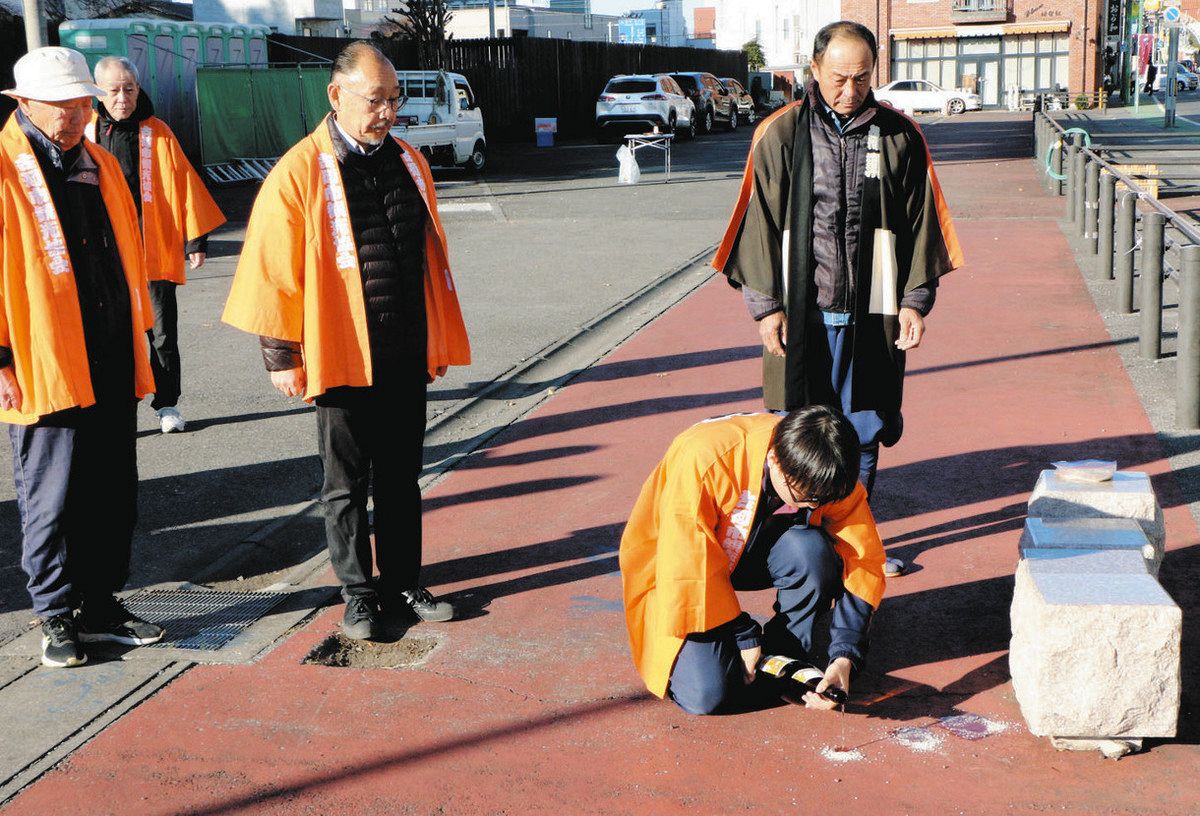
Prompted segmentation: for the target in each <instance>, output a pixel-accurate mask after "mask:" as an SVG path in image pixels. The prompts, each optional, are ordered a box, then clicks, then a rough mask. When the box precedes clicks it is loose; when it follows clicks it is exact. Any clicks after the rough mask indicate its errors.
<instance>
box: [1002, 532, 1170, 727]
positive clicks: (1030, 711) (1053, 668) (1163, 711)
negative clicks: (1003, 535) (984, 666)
mask: <svg viewBox="0 0 1200 816" xmlns="http://www.w3.org/2000/svg"><path fill="white" fill-rule="evenodd" d="M1044 553H1045V551H1042V552H1040V553H1038V554H1037V555H1034V556H1033V557H1031V558H1027V559H1022V560H1021V561H1020V562H1019V563H1018V565H1017V574H1016V584H1015V588H1014V592H1013V603H1012V609H1011V619H1012V643H1011V648H1010V652H1009V669H1010V672H1011V674H1012V681H1013V691H1014V692H1015V693H1016V697H1017V701H1018V703H1020V706H1021V713H1022V715H1023V716H1024V717H1025V722H1026V723H1027V724H1028V726H1029V730H1030V731H1031V732H1033V733H1034V734H1036V735H1038V736H1054V737H1077V738H1119V737H1130V738H1138V737H1173V736H1175V729H1176V724H1177V721H1178V719H1179V695H1180V636H1181V633H1182V625H1183V615H1182V612H1181V610H1180V609H1179V607H1178V606H1176V604H1175V603H1174V601H1172V600H1171V598H1170V596H1169V595H1167V593H1166V592H1165V591H1163V589H1162V587H1160V586H1159V584H1158V581H1156V580H1155V579H1154V578H1153V577H1152V576H1151V575H1150V574H1149V573H1148V572H1145V571H1143V572H1141V573H1139V572H1138V571H1137V570H1136V569H1130V566H1131V564H1132V563H1133V562H1131V560H1130V558H1129V556H1128V555H1121V554H1120V553H1119V552H1095V553H1091V554H1086V553H1085V554H1082V555H1079V556H1068V557H1067V559H1063V558H1059V559H1055V558H1053V557H1051V556H1050V555H1048V554H1044ZM1070 558H1078V559H1079V560H1078V561H1077V562H1076V563H1077V564H1078V565H1079V566H1080V567H1081V570H1082V569H1088V570H1091V569H1094V568H1099V567H1100V566H1102V565H1103V563H1105V561H1106V560H1111V561H1113V562H1114V563H1116V564H1117V565H1118V566H1121V565H1123V569H1124V571H1122V572H1111V573H1101V572H1096V571H1079V572H1060V571H1055V570H1054V569H1053V568H1052V567H1049V566H1047V565H1049V564H1052V563H1054V562H1056V561H1058V562H1061V561H1063V560H1068V559H1070ZM1035 563H1036V564H1038V566H1034V565H1035Z"/></svg>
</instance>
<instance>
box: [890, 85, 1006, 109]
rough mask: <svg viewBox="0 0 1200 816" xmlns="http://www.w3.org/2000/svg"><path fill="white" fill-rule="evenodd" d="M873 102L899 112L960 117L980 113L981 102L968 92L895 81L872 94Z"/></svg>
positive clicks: (977, 95) (976, 96)
mask: <svg viewBox="0 0 1200 816" xmlns="http://www.w3.org/2000/svg"><path fill="white" fill-rule="evenodd" d="M875 98H876V99H878V100H879V101H880V102H886V103H887V104H889V105H891V106H892V107H893V108H896V109H898V110H911V111H944V112H946V113H962V112H963V111H969V110H979V109H980V108H982V107H983V100H982V99H980V98H979V94H973V93H968V92H967V91H958V90H955V91H947V90H946V89H944V88H940V87H938V86H937V85H934V84H933V83H932V82H929V81H928V80H924V79H897V80H895V81H893V82H889V83H888V84H887V85H884V86H883V87H882V88H879V89H878V90H876V91H875Z"/></svg>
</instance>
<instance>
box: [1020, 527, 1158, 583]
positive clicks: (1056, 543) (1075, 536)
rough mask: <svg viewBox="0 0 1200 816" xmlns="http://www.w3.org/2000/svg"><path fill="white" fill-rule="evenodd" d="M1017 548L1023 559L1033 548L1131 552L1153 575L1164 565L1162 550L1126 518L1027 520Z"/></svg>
mask: <svg viewBox="0 0 1200 816" xmlns="http://www.w3.org/2000/svg"><path fill="white" fill-rule="evenodd" d="M1018 548H1019V552H1020V554H1021V557H1022V558H1027V557H1028V552H1029V551H1030V550H1032V549H1043V550H1044V549H1070V550H1128V551H1131V552H1135V553H1138V554H1139V555H1141V557H1142V558H1143V559H1145V562H1146V564H1145V569H1147V570H1148V571H1149V572H1150V574H1151V575H1158V568H1159V565H1160V564H1161V563H1162V550H1161V549H1158V548H1156V547H1155V546H1154V545H1153V544H1151V543H1150V539H1149V538H1148V537H1147V536H1146V533H1145V530H1144V529H1143V528H1142V526H1141V524H1140V523H1139V522H1137V521H1135V520H1134V519H1126V518H1084V519H1060V518H1051V519H1043V518H1028V519H1026V520H1025V529H1024V530H1022V531H1021V540H1020V543H1019V545H1018Z"/></svg>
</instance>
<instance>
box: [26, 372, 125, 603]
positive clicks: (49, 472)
mask: <svg viewBox="0 0 1200 816" xmlns="http://www.w3.org/2000/svg"><path fill="white" fill-rule="evenodd" d="M130 394H131V390H124V391H123V393H122V395H121V396H119V397H113V398H110V399H107V400H102V401H100V402H98V403H97V404H96V405H94V406H92V407H89V408H72V409H70V410H67V411H59V412H58V413H55V414H50V415H49V416H46V417H43V418H42V419H41V421H40V422H38V423H37V424H36V425H11V426H9V437H10V438H11V441H12V449H13V482H14V484H15V486H16V490H17V507H18V509H19V510H20V513H21V535H22V538H21V568H22V569H23V570H24V571H25V574H26V575H27V576H28V579H29V580H28V588H29V595H30V598H31V599H32V600H33V611H34V613H35V614H37V615H40V616H42V617H43V618H45V617H49V616H51V615H61V614H65V613H67V612H69V611H70V610H71V609H73V608H75V607H76V606H78V605H79V603H81V602H84V601H86V600H88V599H92V598H97V597H103V596H106V595H111V594H112V593H114V592H117V591H118V590H120V589H121V588H122V587H123V586H125V581H126V579H127V578H128V577H129V553H130V545H131V543H132V540H133V527H134V524H135V523H136V522H137V448H136V446H135V435H136V432H137V420H136V408H137V402H136V401H135V400H134V399H133V398H132V396H130Z"/></svg>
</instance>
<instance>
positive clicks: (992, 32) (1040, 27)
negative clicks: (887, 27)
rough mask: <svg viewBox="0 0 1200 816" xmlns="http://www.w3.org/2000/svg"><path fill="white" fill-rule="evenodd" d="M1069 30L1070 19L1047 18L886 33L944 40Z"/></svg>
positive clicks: (898, 38)
mask: <svg viewBox="0 0 1200 816" xmlns="http://www.w3.org/2000/svg"><path fill="white" fill-rule="evenodd" d="M1070 30H1071V21H1070V20H1047V21H1045V22H1037V23H1003V24H1001V25H982V26H936V27H927V28H893V29H892V30H891V31H889V32H888V33H889V34H891V35H892V38H893V39H896V40H946V39H957V38H962V37H1005V36H1011V35H1015V34H1058V33H1060V32H1066V31H1070Z"/></svg>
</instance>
